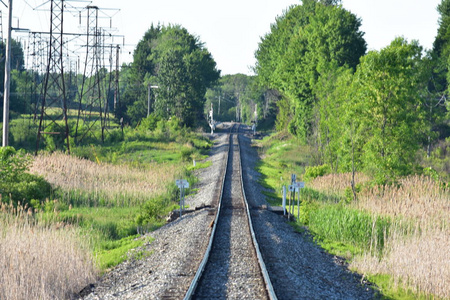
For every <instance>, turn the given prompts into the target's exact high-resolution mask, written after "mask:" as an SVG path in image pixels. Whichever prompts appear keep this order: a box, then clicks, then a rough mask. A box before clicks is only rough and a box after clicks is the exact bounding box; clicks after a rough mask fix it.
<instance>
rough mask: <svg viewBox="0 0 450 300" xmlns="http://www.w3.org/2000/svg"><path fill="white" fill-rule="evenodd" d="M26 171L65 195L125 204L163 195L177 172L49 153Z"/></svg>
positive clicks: (158, 166)
mask: <svg viewBox="0 0 450 300" xmlns="http://www.w3.org/2000/svg"><path fill="white" fill-rule="evenodd" d="M30 171H31V172H33V173H35V174H38V175H41V176H43V177H44V178H45V179H46V180H47V181H48V182H50V183H51V184H52V185H53V186H56V187H60V188H62V189H63V190H65V191H81V192H86V193H90V194H92V195H93V197H94V198H100V197H101V198H104V199H105V200H106V201H107V202H111V203H117V201H118V199H127V200H128V203H126V204H140V203H142V202H143V201H145V200H148V199H149V198H151V197H154V196H156V195H160V194H163V193H164V192H165V191H166V187H167V182H172V181H174V178H175V176H176V174H177V173H179V172H180V169H179V167H177V166H174V165H169V164H158V163H150V164H149V166H148V167H147V168H145V169H144V168H135V167H131V166H128V165H120V166H118V165H111V164H100V165H99V164H97V163H95V162H92V161H89V160H86V159H80V158H76V157H73V156H69V155H65V154H62V153H53V154H50V155H45V154H44V155H39V156H37V157H36V158H35V160H34V162H33V164H32V167H31V170H30ZM129 201H131V202H133V203H130V202H129Z"/></svg>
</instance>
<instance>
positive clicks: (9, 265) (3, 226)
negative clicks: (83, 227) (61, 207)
mask: <svg viewBox="0 0 450 300" xmlns="http://www.w3.org/2000/svg"><path fill="white" fill-rule="evenodd" d="M95 272H96V271H95V270H94V263H93V260H92V257H91V256H90V250H89V249H88V245H86V241H85V239H84V238H83V237H82V236H81V234H80V232H79V231H78V230H77V229H76V228H72V227H64V226H62V225H61V224H56V225H55V224H54V225H43V223H41V222H38V221H36V218H35V217H34V216H32V215H31V210H27V209H26V208H21V207H19V208H18V209H14V208H13V207H12V206H11V205H2V206H1V211H0V273H1V274H2V276H1V277H0V299H3V300H19V299H20V300H22V299H70V298H73V296H74V293H76V292H79V291H80V290H81V289H82V288H83V287H84V286H85V285H86V284H88V283H89V282H92V280H94V278H95Z"/></svg>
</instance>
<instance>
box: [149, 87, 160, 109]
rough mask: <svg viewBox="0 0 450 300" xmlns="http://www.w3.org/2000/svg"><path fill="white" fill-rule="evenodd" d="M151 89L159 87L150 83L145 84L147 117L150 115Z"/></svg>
mask: <svg viewBox="0 0 450 300" xmlns="http://www.w3.org/2000/svg"><path fill="white" fill-rule="evenodd" d="M152 89H159V86H157V85H151V84H149V85H148V86H147V117H148V116H149V115H150V107H151V95H152Z"/></svg>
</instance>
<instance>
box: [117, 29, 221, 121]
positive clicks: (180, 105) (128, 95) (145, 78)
mask: <svg viewBox="0 0 450 300" xmlns="http://www.w3.org/2000/svg"><path fill="white" fill-rule="evenodd" d="M219 74H220V73H219V71H218V70H217V69H216V63H215V62H214V60H213V58H212V56H211V54H210V53H209V52H208V51H207V49H206V48H205V47H204V45H203V44H202V43H201V42H200V41H199V39H198V38H197V37H195V36H193V35H191V34H189V32H188V31H187V30H186V29H185V28H182V27H181V26H178V25H175V26H172V25H169V26H167V27H166V26H159V25H158V26H153V25H152V26H151V28H150V29H149V30H148V31H147V32H146V34H145V35H144V37H143V39H142V40H141V41H140V42H139V44H138V46H137V48H136V50H135V52H134V61H133V63H132V65H131V72H130V74H129V81H130V83H129V84H128V85H127V87H126V89H125V93H124V95H123V97H122V104H121V107H120V108H119V109H118V111H117V116H118V117H122V116H123V117H124V118H125V121H127V122H131V123H132V124H137V123H138V122H139V121H140V120H141V119H142V118H144V117H145V114H146V111H147V110H146V109H147V99H148V96H147V93H148V88H147V87H148V86H149V85H157V86H158V89H157V91H155V92H154V94H155V97H154V100H152V103H153V105H152V111H153V112H154V114H155V115H157V116H159V117H161V118H162V119H164V120H167V119H169V118H170V117H172V116H176V117H177V118H179V119H180V121H181V123H182V124H183V125H187V126H195V125H196V124H197V123H198V122H199V121H201V120H202V119H203V118H202V110H203V105H204V96H205V93H206V88H207V87H209V86H210V85H211V84H213V83H214V82H215V81H216V80H217V79H218V78H219ZM152 94H153V92H152Z"/></svg>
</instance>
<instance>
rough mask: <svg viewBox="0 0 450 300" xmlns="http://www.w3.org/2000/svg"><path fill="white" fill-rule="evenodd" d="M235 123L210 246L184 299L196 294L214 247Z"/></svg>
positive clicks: (188, 299)
mask: <svg viewBox="0 0 450 300" xmlns="http://www.w3.org/2000/svg"><path fill="white" fill-rule="evenodd" d="M234 126H235V124H233V125H232V126H231V129H230V133H229V134H228V151H227V157H226V162H225V168H224V171H223V173H222V186H221V187H220V196H219V205H218V207H217V213H216V217H215V219H214V225H213V228H212V231H211V236H210V238H209V243H208V247H207V248H206V252H205V255H204V256H203V259H202V262H201V263H200V265H199V267H198V269H197V272H196V273H195V276H194V279H193V280H192V282H191V285H190V286H189V289H188V291H187V292H186V295H185V296H184V300H190V299H192V296H193V295H194V292H195V289H196V288H197V285H198V283H199V281H200V278H201V277H202V274H203V271H204V270H205V267H206V264H207V263H208V259H209V255H210V253H211V249H212V245H213V242H214V236H215V233H216V228H217V223H218V221H219V215H220V211H221V208H222V196H223V187H224V185H225V177H226V176H225V175H226V174H227V169H228V158H229V156H230V149H231V142H230V141H231V138H232V135H231V132H232V131H233V129H234Z"/></svg>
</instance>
